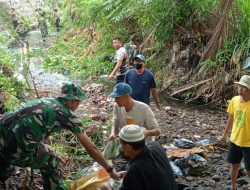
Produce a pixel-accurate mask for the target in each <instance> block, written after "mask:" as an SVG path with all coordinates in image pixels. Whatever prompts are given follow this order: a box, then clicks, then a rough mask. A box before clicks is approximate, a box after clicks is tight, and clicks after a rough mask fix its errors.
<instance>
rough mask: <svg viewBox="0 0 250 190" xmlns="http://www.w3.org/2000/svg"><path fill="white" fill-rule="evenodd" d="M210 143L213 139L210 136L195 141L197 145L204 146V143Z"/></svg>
mask: <svg viewBox="0 0 250 190" xmlns="http://www.w3.org/2000/svg"><path fill="white" fill-rule="evenodd" d="M209 143H211V140H210V139H209V138H208V139H203V140H200V141H197V142H195V145H196V146H202V145H207V144H209Z"/></svg>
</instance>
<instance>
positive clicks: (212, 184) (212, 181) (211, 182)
mask: <svg viewBox="0 0 250 190" xmlns="http://www.w3.org/2000/svg"><path fill="white" fill-rule="evenodd" d="M208 181H209V185H210V186H211V187H215V186H216V183H215V181H214V180H212V179H209V180H208Z"/></svg>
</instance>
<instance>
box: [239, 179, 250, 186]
mask: <svg viewBox="0 0 250 190" xmlns="http://www.w3.org/2000/svg"><path fill="white" fill-rule="evenodd" d="M237 183H238V184H239V185H240V186H242V185H247V184H248V181H247V180H246V179H244V178H239V179H237Z"/></svg>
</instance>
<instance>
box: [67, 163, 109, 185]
mask: <svg viewBox="0 0 250 190" xmlns="http://www.w3.org/2000/svg"><path fill="white" fill-rule="evenodd" d="M109 180H111V178H110V176H109V174H108V173H107V172H106V170H105V169H104V168H101V169H99V170H98V171H96V172H93V173H91V174H89V175H87V176H84V177H83V178H81V179H78V180H76V181H75V182H74V183H73V184H72V185H71V187H70V188H69V190H96V188H98V187H100V186H101V185H102V184H104V183H106V182H108V181H109Z"/></svg>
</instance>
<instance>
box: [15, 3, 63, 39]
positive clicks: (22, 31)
mask: <svg viewBox="0 0 250 190" xmlns="http://www.w3.org/2000/svg"><path fill="white" fill-rule="evenodd" d="M36 7H37V8H36V12H37V17H38V28H39V29H40V31H41V35H42V40H43V42H45V41H46V38H47V36H48V24H47V17H46V13H45V11H44V10H43V9H42V4H41V2H40V1H37V2H36ZM10 16H11V20H12V24H13V27H14V29H15V30H16V31H17V33H18V35H19V36H20V38H21V39H25V37H26V35H27V33H28V28H27V27H25V26H24V24H23V23H22V21H20V22H19V20H18V16H17V13H16V11H15V9H14V8H11V11H10ZM53 17H54V23H55V27H56V31H57V32H59V31H60V28H61V27H62V26H61V17H60V14H59V11H58V9H54V12H53Z"/></svg>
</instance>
